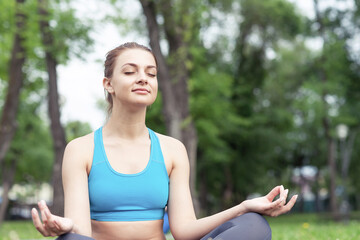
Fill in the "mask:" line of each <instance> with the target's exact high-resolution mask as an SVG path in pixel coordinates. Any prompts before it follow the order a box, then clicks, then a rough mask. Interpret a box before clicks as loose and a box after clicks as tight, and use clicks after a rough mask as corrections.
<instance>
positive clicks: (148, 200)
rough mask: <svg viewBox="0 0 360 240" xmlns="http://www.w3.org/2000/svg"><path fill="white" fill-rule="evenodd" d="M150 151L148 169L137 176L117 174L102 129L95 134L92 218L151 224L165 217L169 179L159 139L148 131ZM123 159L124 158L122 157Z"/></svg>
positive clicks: (91, 188)
mask: <svg viewBox="0 0 360 240" xmlns="http://www.w3.org/2000/svg"><path fill="white" fill-rule="evenodd" d="M148 131H149V135H150V140H151V150H150V159H149V161H148V164H147V166H146V168H145V169H144V170H143V171H141V172H139V173H135V174H122V173H119V172H117V171H115V170H114V169H113V168H112V167H111V165H110V163H109V160H108V158H107V156H106V153H105V148H104V143H103V137H102V127H101V128H99V129H98V130H96V131H95V134H94V142H95V147H94V156H93V162H92V166H91V170H90V173H89V178H88V185H89V199H90V215H91V219H94V220H97V221H148V220H159V219H163V217H164V208H165V206H166V205H167V201H168V197H169V176H168V174H167V171H166V167H165V162H164V157H163V154H162V151H161V147H160V143H159V139H158V137H157V136H156V134H155V133H154V132H153V131H152V130H151V129H149V128H148ZM119 157H121V156H119Z"/></svg>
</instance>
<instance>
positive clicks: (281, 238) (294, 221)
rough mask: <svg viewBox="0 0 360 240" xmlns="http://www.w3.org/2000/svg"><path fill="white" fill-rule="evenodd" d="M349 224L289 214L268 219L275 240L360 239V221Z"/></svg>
mask: <svg viewBox="0 0 360 240" xmlns="http://www.w3.org/2000/svg"><path fill="white" fill-rule="evenodd" d="M357 219H358V220H350V221H349V222H348V223H347V224H345V223H341V222H334V221H330V220H329V218H328V216H326V215H315V214H289V215H284V216H279V217H277V218H267V220H268V221H269V224H270V227H271V229H272V236H273V239H275V240H290V239H291V240H300V239H301V240H303V239H306V240H354V239H360V221H359V218H357Z"/></svg>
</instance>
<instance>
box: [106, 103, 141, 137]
mask: <svg viewBox="0 0 360 240" xmlns="http://www.w3.org/2000/svg"><path fill="white" fill-rule="evenodd" d="M145 117H146V108H143V109H141V110H137V111H131V110H127V109H125V108H113V111H112V113H111V116H110V118H109V120H108V122H107V123H106V124H105V126H104V129H105V131H106V132H107V134H109V135H116V136H117V137H121V138H124V139H129V140H131V139H132V140H133V139H136V138H139V137H143V136H144V134H146V133H147V128H146V125H145Z"/></svg>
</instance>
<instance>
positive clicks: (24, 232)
mask: <svg viewBox="0 0 360 240" xmlns="http://www.w3.org/2000/svg"><path fill="white" fill-rule="evenodd" d="M20 239H21V240H25V239H48V240H51V239H54V238H44V237H43V236H42V235H41V234H40V233H39V232H38V231H37V230H36V229H35V227H34V225H33V224H32V222H31V221H7V222H4V223H3V224H2V225H1V226H0V240H20Z"/></svg>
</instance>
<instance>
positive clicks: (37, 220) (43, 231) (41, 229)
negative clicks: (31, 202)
mask: <svg viewBox="0 0 360 240" xmlns="http://www.w3.org/2000/svg"><path fill="white" fill-rule="evenodd" d="M31 217H32V220H33V224H34V226H35V228H36V230H38V231H39V232H40V233H41V234H42V235H43V236H48V231H47V230H46V229H45V228H44V226H43V224H42V222H41V220H40V217H39V214H38V211H37V210H36V209H35V208H33V209H32V210H31Z"/></svg>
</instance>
